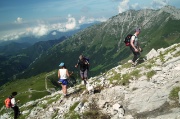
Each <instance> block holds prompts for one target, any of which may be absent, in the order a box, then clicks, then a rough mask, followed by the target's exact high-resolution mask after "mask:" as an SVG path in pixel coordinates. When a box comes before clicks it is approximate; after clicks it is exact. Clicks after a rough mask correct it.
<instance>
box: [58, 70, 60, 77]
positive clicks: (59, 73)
mask: <svg viewBox="0 0 180 119" xmlns="http://www.w3.org/2000/svg"><path fill="white" fill-rule="evenodd" d="M58 78H60V71H59V70H58Z"/></svg>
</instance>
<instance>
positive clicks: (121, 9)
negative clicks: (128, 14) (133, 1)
mask: <svg viewBox="0 0 180 119" xmlns="http://www.w3.org/2000/svg"><path fill="white" fill-rule="evenodd" d="M128 4H129V0H123V1H122V2H120V4H119V6H118V12H119V13H122V12H124V11H126V10H128V9H129V5H128Z"/></svg>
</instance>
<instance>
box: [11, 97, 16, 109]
mask: <svg viewBox="0 0 180 119" xmlns="http://www.w3.org/2000/svg"><path fill="white" fill-rule="evenodd" d="M11 104H12V107H14V106H15V104H16V101H15V98H12V99H11Z"/></svg>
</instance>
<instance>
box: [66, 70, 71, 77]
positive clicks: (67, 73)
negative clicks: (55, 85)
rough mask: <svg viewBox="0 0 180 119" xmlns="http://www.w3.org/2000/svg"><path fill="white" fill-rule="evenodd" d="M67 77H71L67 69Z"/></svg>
mask: <svg viewBox="0 0 180 119" xmlns="http://www.w3.org/2000/svg"><path fill="white" fill-rule="evenodd" d="M66 75H67V77H69V76H70V75H69V72H68V70H67V69H66Z"/></svg>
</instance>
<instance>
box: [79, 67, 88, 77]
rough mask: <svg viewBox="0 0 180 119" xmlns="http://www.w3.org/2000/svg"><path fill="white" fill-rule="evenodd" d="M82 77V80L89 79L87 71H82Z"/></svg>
mask: <svg viewBox="0 0 180 119" xmlns="http://www.w3.org/2000/svg"><path fill="white" fill-rule="evenodd" d="M80 76H81V78H87V69H86V70H85V71H81V70H80Z"/></svg>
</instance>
